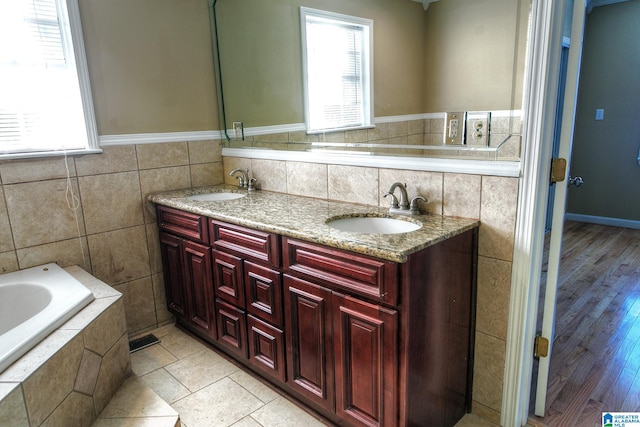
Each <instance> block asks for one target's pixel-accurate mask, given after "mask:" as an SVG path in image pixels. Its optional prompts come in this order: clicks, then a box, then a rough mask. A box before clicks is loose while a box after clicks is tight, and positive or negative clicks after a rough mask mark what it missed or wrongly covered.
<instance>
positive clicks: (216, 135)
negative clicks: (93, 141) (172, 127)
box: [99, 130, 224, 147]
mask: <svg viewBox="0 0 640 427" xmlns="http://www.w3.org/2000/svg"><path fill="white" fill-rule="evenodd" d="M223 138H224V136H223V135H222V133H221V132H220V131H219V130H207V131H195V132H164V133H133V134H122V135H100V137H99V139H100V146H101V147H110V146H116V145H132V144H160V143H163V142H182V141H207V140H211V139H223Z"/></svg>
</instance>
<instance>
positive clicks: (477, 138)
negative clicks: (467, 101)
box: [466, 111, 491, 147]
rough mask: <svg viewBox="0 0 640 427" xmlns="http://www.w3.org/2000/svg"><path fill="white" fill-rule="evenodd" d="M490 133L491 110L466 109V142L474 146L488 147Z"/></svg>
mask: <svg viewBox="0 0 640 427" xmlns="http://www.w3.org/2000/svg"><path fill="white" fill-rule="evenodd" d="M490 134H491V112H488V111H467V138H466V144H467V145H469V146H474V147H488V146H489V135H490Z"/></svg>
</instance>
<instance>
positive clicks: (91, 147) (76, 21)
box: [66, 0, 102, 152]
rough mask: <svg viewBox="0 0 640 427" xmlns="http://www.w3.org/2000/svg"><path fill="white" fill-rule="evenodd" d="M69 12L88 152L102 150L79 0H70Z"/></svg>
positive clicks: (68, 4) (68, 3) (68, 2)
mask: <svg viewBox="0 0 640 427" xmlns="http://www.w3.org/2000/svg"><path fill="white" fill-rule="evenodd" d="M66 3H67V14H68V16H69V29H70V30H71V38H72V40H73V52H74V54H75V61H76V70H77V73H78V85H79V86H80V98H81V99H82V107H83V108H82V111H83V113H84V122H85V128H86V130H87V142H88V143H87V149H86V150H85V151H86V152H96V150H98V151H97V152H101V151H102V150H100V146H99V144H98V126H97V124H96V113H95V109H94V106H93V96H92V93H91V81H90V79H89V67H88V65H87V53H86V49H85V46H84V36H83V34H82V20H81V18H80V9H79V7H78V0H68V1H67V2H66Z"/></svg>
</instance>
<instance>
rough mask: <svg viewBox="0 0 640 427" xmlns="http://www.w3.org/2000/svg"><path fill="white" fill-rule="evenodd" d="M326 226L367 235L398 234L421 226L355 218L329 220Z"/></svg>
mask: <svg viewBox="0 0 640 427" xmlns="http://www.w3.org/2000/svg"><path fill="white" fill-rule="evenodd" d="M327 225H328V226H329V227H331V228H335V229H336V230H340V231H348V232H351V233H367V234H399V233H408V232H410V231H415V230H418V229H419V228H420V227H422V225H420V224H416V223H414V222H410V221H404V220H401V219H395V218H382V217H368V216H366V217H365V216H356V217H347V218H336V219H331V218H330V219H329V220H328V221H327Z"/></svg>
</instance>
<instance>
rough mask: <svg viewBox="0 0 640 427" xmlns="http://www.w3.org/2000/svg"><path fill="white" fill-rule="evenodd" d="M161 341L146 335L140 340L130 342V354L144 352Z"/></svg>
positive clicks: (151, 335) (153, 336)
mask: <svg viewBox="0 0 640 427" xmlns="http://www.w3.org/2000/svg"><path fill="white" fill-rule="evenodd" d="M159 342H160V340H159V339H158V338H156V337H155V335H153V334H149V335H145V336H143V337H140V338H136V339H135V340H131V341H129V353H133V352H134V351H138V350H142V349H143V348H147V347H149V346H150V345H154V344H157V343H159Z"/></svg>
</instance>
